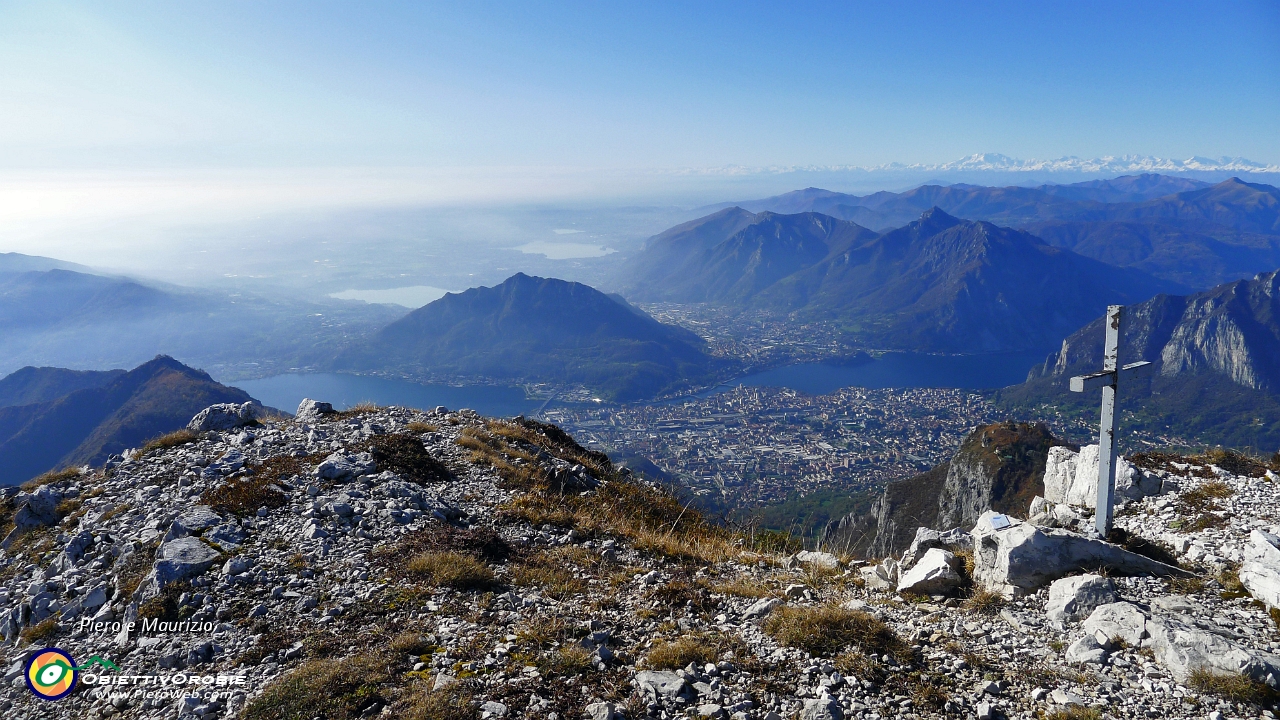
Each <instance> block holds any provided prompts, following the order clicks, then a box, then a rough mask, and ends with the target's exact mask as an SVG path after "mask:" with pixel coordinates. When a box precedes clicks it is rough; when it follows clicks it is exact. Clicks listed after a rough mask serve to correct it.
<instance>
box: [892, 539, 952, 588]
mask: <svg viewBox="0 0 1280 720" xmlns="http://www.w3.org/2000/svg"><path fill="white" fill-rule="evenodd" d="M955 564H956V556H955V555H954V554H952V553H950V552H947V551H946V550H943V549H941V548H933V549H932V550H929V551H928V552H926V553H925V554H924V557H922V558H920V562H918V563H916V564H915V566H913V567H912V568H911V569H910V570H908V571H907V572H906V574H905V575H903V576H902V579H901V580H899V581H898V592H912V593H916V594H919V595H942V594H946V593H948V592H950V591H952V590H954V589H956V588H957V587H959V586H960V584H961V582H962V580H961V578H960V574H959V573H957V572H956V570H955Z"/></svg>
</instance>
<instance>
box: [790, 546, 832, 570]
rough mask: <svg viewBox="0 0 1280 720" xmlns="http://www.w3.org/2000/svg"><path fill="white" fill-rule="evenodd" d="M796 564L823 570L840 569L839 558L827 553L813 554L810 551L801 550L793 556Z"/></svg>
mask: <svg viewBox="0 0 1280 720" xmlns="http://www.w3.org/2000/svg"><path fill="white" fill-rule="evenodd" d="M793 557H794V558H795V559H796V561H797V562H801V563H804V564H805V565H813V566H814V567H819V568H822V569H824V570H833V569H835V568H838V567H840V558H838V557H836V556H835V555H832V554H831V553H829V552H813V551H811V550H801V551H800V552H798V553H796V554H795V555H794V556H793Z"/></svg>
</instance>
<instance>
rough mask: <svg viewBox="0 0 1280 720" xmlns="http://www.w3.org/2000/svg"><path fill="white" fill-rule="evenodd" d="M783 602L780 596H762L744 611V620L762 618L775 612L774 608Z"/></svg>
mask: <svg viewBox="0 0 1280 720" xmlns="http://www.w3.org/2000/svg"><path fill="white" fill-rule="evenodd" d="M781 604H782V601H781V600H779V599H778V598H761V599H759V600H757V601H755V602H754V603H752V604H751V606H750V607H748V608H747V609H746V611H744V612H743V613H742V617H743V619H744V620H754V619H756V618H762V617H764V616H766V615H768V614H769V613H771V612H773V609H774V608H776V607H778V606H779V605H781Z"/></svg>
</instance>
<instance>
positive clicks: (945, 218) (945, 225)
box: [914, 205, 964, 235]
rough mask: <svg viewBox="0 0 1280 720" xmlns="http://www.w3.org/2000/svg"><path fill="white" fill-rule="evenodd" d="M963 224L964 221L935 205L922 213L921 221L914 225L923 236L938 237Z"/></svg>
mask: <svg viewBox="0 0 1280 720" xmlns="http://www.w3.org/2000/svg"><path fill="white" fill-rule="evenodd" d="M962 222H964V221H963V220H960V219H959V218H957V217H953V216H951V215H948V214H947V213H946V211H944V210H943V209H942V208H940V207H938V206H937V205H934V206H933V207H931V208H929V209H928V210H925V211H924V212H923V213H921V214H920V219H919V220H917V221H916V222H915V223H914V225H915V226H916V227H917V229H919V230H920V234H921V235H936V234H938V233H940V232H942V231H943V230H947V229H949V228H952V227H955V226H956V225H959V224H960V223H962Z"/></svg>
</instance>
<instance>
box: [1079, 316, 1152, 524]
mask: <svg viewBox="0 0 1280 720" xmlns="http://www.w3.org/2000/svg"><path fill="white" fill-rule="evenodd" d="M1106 327H1107V340H1106V345H1105V346H1104V350H1103V352H1104V354H1103V356H1102V372H1098V373H1093V374H1092V375H1078V376H1076V377H1073V378H1071V392H1085V391H1087V390H1093V389H1095V388H1099V387H1100V388H1102V421H1101V423H1100V424H1099V428H1098V510H1097V512H1096V513H1095V514H1094V526H1095V527H1097V529H1098V532H1099V533H1100V534H1101V535H1102V537H1103V538H1104V539H1105V538H1106V537H1107V536H1108V535H1110V534H1111V521H1112V519H1113V518H1114V517H1115V511H1114V508H1113V507H1112V504H1111V503H1112V500H1113V499H1114V497H1115V490H1116V391H1117V390H1119V388H1120V384H1121V383H1122V382H1124V383H1128V382H1129V381H1131V380H1136V379H1138V378H1139V377H1143V376H1145V375H1147V374H1148V373H1149V372H1150V371H1151V370H1152V369H1153V366H1152V365H1151V363H1149V362H1146V361H1143V362H1136V363H1129V364H1128V365H1121V364H1120V338H1122V337H1124V306H1122V305H1111V306H1108V307H1107V324H1106ZM1117 368H1118V369H1117Z"/></svg>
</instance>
